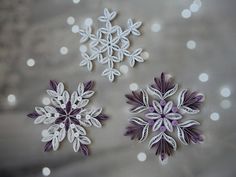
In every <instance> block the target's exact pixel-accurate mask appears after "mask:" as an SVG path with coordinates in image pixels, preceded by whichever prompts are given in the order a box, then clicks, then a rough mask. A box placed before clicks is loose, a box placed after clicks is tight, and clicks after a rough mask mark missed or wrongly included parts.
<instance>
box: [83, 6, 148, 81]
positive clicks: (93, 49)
mask: <svg viewBox="0 0 236 177" xmlns="http://www.w3.org/2000/svg"><path fill="white" fill-rule="evenodd" d="M116 15H117V13H116V12H115V11H112V12H109V11H108V9H106V8H105V9H104V15H103V16H100V17H99V18H98V20H99V21H100V22H103V23H105V27H102V28H99V29H98V30H97V31H96V32H95V34H92V28H91V26H86V27H85V29H80V30H79V33H80V35H81V36H82V37H81V39H80V43H85V42H87V41H89V49H90V51H89V52H90V53H88V52H82V53H81V55H82V57H83V60H82V61H81V62H80V66H86V67H87V69H88V70H89V71H92V69H93V61H94V60H97V61H98V62H99V63H101V64H103V65H107V68H106V69H105V70H104V71H103V72H102V76H106V77H108V79H109V81H110V82H113V81H114V79H115V77H116V76H120V75H121V72H120V71H119V70H118V69H116V68H115V64H116V63H120V62H122V61H123V60H124V58H125V57H126V58H128V61H129V65H130V66H131V67H134V65H135V63H136V62H144V59H143V58H142V57H141V53H142V49H141V48H138V49H135V50H134V51H133V52H130V51H129V47H130V40H129V38H128V37H129V36H130V35H134V36H140V34H141V33H140V31H139V30H138V29H139V27H140V26H141V25H142V22H140V21H138V22H135V23H134V22H133V20H132V19H128V21H127V29H125V30H122V28H121V27H120V26H118V25H115V26H113V25H112V23H111V22H112V21H113V20H114V19H115V17H116Z"/></svg>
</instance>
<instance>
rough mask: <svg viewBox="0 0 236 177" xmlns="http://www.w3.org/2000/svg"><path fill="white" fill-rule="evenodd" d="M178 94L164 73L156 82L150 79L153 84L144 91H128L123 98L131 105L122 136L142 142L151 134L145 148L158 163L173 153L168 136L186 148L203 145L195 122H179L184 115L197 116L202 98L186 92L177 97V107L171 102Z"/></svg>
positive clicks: (155, 79)
mask: <svg viewBox="0 0 236 177" xmlns="http://www.w3.org/2000/svg"><path fill="white" fill-rule="evenodd" d="M177 90H178V85H177V84H175V83H174V82H173V80H172V78H169V77H167V75H165V74H164V73H162V74H161V77H160V78H154V83H153V84H151V85H149V86H148V87H147V89H142V90H141V91H132V93H131V94H127V95H125V96H126V98H127V99H128V101H127V103H128V104H130V105H132V108H131V109H130V112H131V113H132V114H134V116H132V117H131V118H130V125H129V126H128V127H127V129H126V133H125V135H126V136H130V137H131V139H138V140H139V142H143V141H145V140H146V139H147V138H148V135H149V134H151V133H152V134H153V136H152V137H151V139H150V141H149V144H148V146H149V148H155V149H156V155H159V158H160V160H161V162H163V161H164V160H165V159H166V158H167V157H168V156H170V155H172V154H173V152H174V151H176V149H177V144H176V140H175V139H174V138H173V137H172V136H171V134H173V133H174V132H176V133H177V137H178V139H179V140H180V142H181V143H183V144H185V145H188V144H190V143H191V142H192V143H199V142H201V141H203V138H202V135H201V133H200V131H199V130H198V129H197V126H198V125H200V123H199V122H197V121H196V120H185V121H184V120H183V119H184V117H185V115H194V114H197V113H199V111H200V105H201V104H202V102H203V101H204V96H203V94H201V93H198V92H192V91H190V90H188V89H184V90H182V91H181V92H180V93H179V95H178V100H177V104H176V103H174V102H173V101H172V100H171V96H173V95H174V94H175V93H176V92H177Z"/></svg>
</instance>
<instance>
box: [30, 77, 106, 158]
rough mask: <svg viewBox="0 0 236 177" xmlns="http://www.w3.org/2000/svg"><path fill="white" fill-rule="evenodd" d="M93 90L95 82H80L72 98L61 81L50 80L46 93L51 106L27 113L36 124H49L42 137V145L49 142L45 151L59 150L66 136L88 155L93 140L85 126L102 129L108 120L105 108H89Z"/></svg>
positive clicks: (75, 149) (78, 149) (77, 148)
mask: <svg viewBox="0 0 236 177" xmlns="http://www.w3.org/2000/svg"><path fill="white" fill-rule="evenodd" d="M93 87H94V82H93V81H88V82H84V83H83V82H81V83H79V85H78V89H77V91H74V92H73V93H72V94H71V95H70V94H69V92H68V91H67V90H65V87H64V84H63V83H62V82H59V83H58V82H56V81H50V89H49V90H47V93H48V95H50V96H51V102H52V106H45V107H35V111H34V112H32V113H30V114H28V117H30V118H32V119H34V123H35V124H40V123H43V124H48V125H50V127H49V128H48V129H47V130H46V132H44V133H43V134H42V135H43V138H42V142H46V145H45V147H44V150H45V151H51V150H54V151H56V150H57V149H58V148H59V144H60V142H62V141H63V140H64V139H65V137H66V136H67V138H68V141H69V142H70V143H72V144H73V149H74V151H75V152H78V151H80V152H81V153H82V154H84V155H86V156H87V155H89V149H88V145H89V144H91V140H90V139H89V138H88V137H87V136H86V135H87V132H86V130H85V128H84V127H91V126H95V127H97V128H101V127H102V122H103V121H105V120H107V119H108V116H107V115H105V114H103V113H102V108H98V109H88V108H86V106H87V105H88V103H89V98H91V97H92V96H93V95H94V93H95V92H94V91H93V90H92V89H93Z"/></svg>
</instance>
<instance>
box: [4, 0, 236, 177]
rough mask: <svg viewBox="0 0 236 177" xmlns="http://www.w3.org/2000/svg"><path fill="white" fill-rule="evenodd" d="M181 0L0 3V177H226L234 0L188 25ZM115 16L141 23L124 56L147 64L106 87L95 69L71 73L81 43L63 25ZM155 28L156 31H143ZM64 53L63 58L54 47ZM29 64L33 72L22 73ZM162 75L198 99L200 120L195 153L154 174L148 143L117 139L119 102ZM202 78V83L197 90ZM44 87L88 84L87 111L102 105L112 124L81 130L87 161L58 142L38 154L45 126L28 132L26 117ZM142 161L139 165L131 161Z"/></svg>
mask: <svg viewBox="0 0 236 177" xmlns="http://www.w3.org/2000/svg"><path fill="white" fill-rule="evenodd" d="M191 2H192V1H189V0H177V1H171V0H165V1H160V0H159V1H157V0H145V1H141V0H128V1H127V0H119V1H118V0H97V1H95V0H81V2H80V3H79V4H73V2H72V0H69V1H66V0H51V1H48V0H40V1H36V0H31V1H30V0H21V1H20V0H14V1H9V0H2V1H1V7H0V13H1V15H0V24H1V25H0V46H1V47H0V118H1V123H0V142H1V145H0V164H1V165H0V176H2V177H13V176H17V177H21V176H22V177H23V176H24V177H31V176H34V177H38V176H42V168H43V167H49V168H50V169H51V174H50V176H55V177H65V176H69V177H74V176H79V177H98V176H101V177H113V176H114V177H124V176H128V177H143V176H150V177H151V176H162V177H170V176H175V177H198V176H199V177H213V176H214V177H222V176H225V177H233V176H235V174H236V169H235V163H236V160H235V159H236V132H235V123H236V119H235V115H236V114H235V113H236V112H235V108H236V107H235V102H236V97H235V89H236V81H235V74H236V70H235V66H236V65H235V64H236V50H235V46H236V31H235V29H236V21H235V18H236V11H235V5H236V2H235V1H234V0H224V1H221V0H205V1H203V2H202V7H201V9H200V10H199V12H197V13H193V14H192V16H191V17H190V18H189V19H184V18H182V17H181V11H182V10H183V9H186V8H188V7H189V5H190V4H191ZM105 7H107V8H109V9H113V10H116V11H117V12H118V14H119V16H118V18H117V20H116V21H115V23H116V24H119V25H121V26H122V25H124V24H126V20H127V19H128V18H134V19H136V20H140V21H142V22H143V26H142V35H141V36H140V37H135V38H132V47H133V48H135V47H136V48H138V47H141V48H143V49H144V50H145V51H147V52H148V53H149V58H148V59H147V60H146V61H145V62H144V63H142V64H138V65H137V66H136V67H135V68H129V71H128V73H127V74H126V75H123V76H121V77H120V78H118V79H117V80H116V81H115V82H114V83H110V82H109V81H108V80H107V79H105V78H103V77H101V76H100V73H101V72H102V69H104V67H103V66H101V65H99V64H97V67H96V69H95V70H94V71H93V72H88V71H86V69H85V68H82V67H79V62H80V60H81V55H80V51H79V47H80V43H79V39H80V38H79V35H77V34H74V33H72V32H71V26H70V25H68V24H67V23H66V20H67V18H68V17H69V16H73V17H75V19H76V24H81V23H82V22H83V21H84V19H85V18H88V17H90V18H92V19H93V23H94V24H95V26H96V25H98V21H97V20H96V19H97V16H99V15H100V14H102V12H103V9H104V8H105ZM155 22H158V23H159V24H160V25H161V30H160V32H158V33H155V32H152V31H151V25H152V24H153V23H155ZM189 40H194V41H195V42H196V44H197V45H196V48H195V49H194V50H189V49H187V48H186V42H187V41H189ZM62 46H66V47H67V48H68V54H67V55H61V54H60V52H59V51H60V48H61V47H62ZM28 58H34V59H35V62H36V64H35V66H34V67H28V66H27V65H26V61H27V59H28ZM161 72H166V73H170V74H171V75H173V76H174V78H175V80H176V82H177V83H179V84H180V86H181V87H182V88H190V89H195V90H198V91H200V92H202V93H204V94H205V95H206V101H205V104H204V106H203V107H202V111H201V113H200V114H198V115H197V116H196V117H195V118H196V119H198V120H200V121H201V130H202V131H203V132H204V136H205V141H204V143H203V144H197V145H190V146H181V147H180V148H178V150H177V151H176V153H175V154H174V156H173V157H170V158H169V159H168V163H167V164H166V165H165V166H162V165H161V164H160V163H159V160H158V158H157V157H156V156H155V155H154V152H153V151H149V150H148V148H147V143H136V142H134V141H130V140H129V138H127V137H124V136H123V134H124V131H125V126H126V125H127V124H128V118H129V116H130V114H129V113H128V108H129V106H128V105H127V104H126V103H125V98H124V94H126V93H129V92H130V90H129V85H130V84H131V83H137V84H138V86H139V88H144V87H145V86H146V85H147V84H149V83H150V82H152V80H153V77H154V76H158V75H159V74H160V73H161ZM200 73H207V74H208V75H209V80H208V81H207V82H200V81H199V79H198V76H199V74H200ZM50 79H56V80H60V81H63V82H65V83H66V84H67V85H68V86H69V89H70V90H73V89H76V84H77V83H78V82H79V81H85V80H95V81H96V87H95V90H96V96H95V97H94V102H93V103H94V104H95V105H100V106H102V107H103V108H104V109H105V112H106V113H107V114H108V115H109V116H110V117H111V119H110V120H109V121H107V122H106V125H105V127H104V128H102V129H94V128H93V129H89V135H90V137H91V139H92V140H93V143H92V145H91V151H92V155H91V156H90V157H88V158H84V157H82V156H81V155H80V154H78V153H74V152H73V149H72V147H71V145H70V144H67V143H65V144H64V145H63V147H62V148H60V150H59V151H57V152H52V153H44V152H43V150H42V147H43V143H41V142H40V139H41V131H42V130H43V129H45V128H46V127H45V126H44V125H39V126H37V125H34V124H33V121H32V120H30V119H27V117H26V114H27V113H28V112H30V111H32V110H33V109H34V107H35V106H37V105H42V103H41V100H42V98H43V97H44V96H45V95H46V91H45V90H46V88H47V85H48V81H49V80H50ZM222 87H228V88H230V89H231V96H230V97H229V98H227V101H228V102H231V107H230V108H229V109H223V108H222V100H224V98H223V97H222V96H221V95H220V89H221V88H222ZM9 94H14V95H15V96H16V104H15V105H14V106H12V105H9V103H8V102H7V96H8V95H9ZM212 112H218V113H219V115H220V119H219V120H218V121H212V120H211V119H210V114H211V113H212ZM140 152H145V153H146V154H147V159H146V161H145V162H140V161H138V159H137V154H138V153H140Z"/></svg>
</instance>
